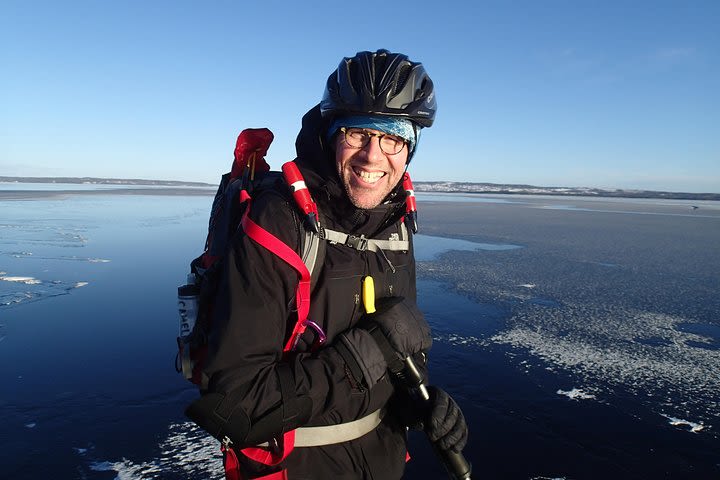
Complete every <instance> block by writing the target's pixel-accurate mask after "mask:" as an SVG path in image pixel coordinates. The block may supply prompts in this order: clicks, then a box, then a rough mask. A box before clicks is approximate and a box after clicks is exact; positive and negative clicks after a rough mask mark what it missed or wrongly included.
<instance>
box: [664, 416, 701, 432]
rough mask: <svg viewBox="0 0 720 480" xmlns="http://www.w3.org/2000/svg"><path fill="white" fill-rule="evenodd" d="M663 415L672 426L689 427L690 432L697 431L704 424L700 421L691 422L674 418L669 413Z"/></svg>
mask: <svg viewBox="0 0 720 480" xmlns="http://www.w3.org/2000/svg"><path fill="white" fill-rule="evenodd" d="M663 417H665V418H667V419H668V420H669V422H670V425H672V426H674V427H678V426H681V427H689V428H690V432H692V433H698V432H700V431H702V430H704V429H705V425H703V424H702V422H700V423H696V422H691V421H689V420H683V419H680V418H675V417H672V416H670V415H663Z"/></svg>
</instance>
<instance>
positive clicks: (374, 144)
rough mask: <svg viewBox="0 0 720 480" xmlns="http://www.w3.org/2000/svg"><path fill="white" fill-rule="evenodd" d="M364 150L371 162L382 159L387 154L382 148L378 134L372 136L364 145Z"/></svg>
mask: <svg viewBox="0 0 720 480" xmlns="http://www.w3.org/2000/svg"><path fill="white" fill-rule="evenodd" d="M363 151H364V152H365V154H366V155H367V158H368V161H370V162H377V161H380V160H382V159H383V157H384V156H385V153H383V151H382V149H381V148H380V137H376V136H373V137H370V141H369V142H368V143H367V145H365V146H364V147H363Z"/></svg>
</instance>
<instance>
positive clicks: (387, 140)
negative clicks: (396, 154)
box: [382, 135, 405, 149]
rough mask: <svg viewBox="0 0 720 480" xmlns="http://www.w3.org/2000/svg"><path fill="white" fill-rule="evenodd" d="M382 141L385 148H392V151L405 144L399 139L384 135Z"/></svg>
mask: <svg viewBox="0 0 720 480" xmlns="http://www.w3.org/2000/svg"><path fill="white" fill-rule="evenodd" d="M382 141H383V143H384V144H385V145H386V146H388V147H392V148H393V149H395V148H397V147H399V146H400V145H402V144H403V143H405V140H403V139H402V138H400V137H396V136H395V135H385V136H383V138H382Z"/></svg>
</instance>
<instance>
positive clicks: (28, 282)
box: [0, 275, 42, 285]
mask: <svg viewBox="0 0 720 480" xmlns="http://www.w3.org/2000/svg"><path fill="white" fill-rule="evenodd" d="M0 280H2V281H5V282H14V283H24V284H25V285H38V284H40V283H42V282H41V281H40V280H37V279H36V278H33V277H6V276H4V275H3V276H0Z"/></svg>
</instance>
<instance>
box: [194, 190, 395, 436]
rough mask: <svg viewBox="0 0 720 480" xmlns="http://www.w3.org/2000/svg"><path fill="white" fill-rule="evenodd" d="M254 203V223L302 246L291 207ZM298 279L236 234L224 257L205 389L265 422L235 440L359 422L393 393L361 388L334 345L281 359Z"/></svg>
mask: <svg viewBox="0 0 720 480" xmlns="http://www.w3.org/2000/svg"><path fill="white" fill-rule="evenodd" d="M251 208H252V209H251V214H250V215H251V218H253V220H255V222H256V223H258V224H259V225H261V226H262V227H263V228H265V229H267V230H268V231H270V233H272V234H273V235H275V236H276V237H278V238H279V239H280V240H282V241H284V242H286V243H287V244H288V245H290V246H291V247H293V248H295V249H296V251H297V248H296V247H297V245H298V242H299V241H300V240H299V235H300V233H302V231H301V229H302V226H301V225H299V223H298V222H299V220H298V219H297V217H296V216H295V215H294V213H293V210H292V208H293V206H292V205H289V204H287V203H285V200H284V199H283V198H282V197H280V196H279V195H262V196H260V197H259V199H258V200H256V201H255V203H254V204H253V205H252V207H251ZM297 284H298V274H297V273H296V272H295V270H294V269H292V268H291V267H290V266H289V265H287V264H286V263H285V262H284V261H283V260H281V259H280V258H279V257H277V256H275V255H274V254H273V253H272V252H270V251H269V250H267V249H266V248H265V247H263V246H262V245H259V244H257V243H255V241H253V240H252V239H250V238H249V237H247V236H246V235H244V234H242V233H240V234H239V235H238V237H237V238H236V239H235V241H234V242H233V247H232V248H231V250H230V252H229V253H228V256H227V257H226V260H225V266H224V274H223V278H222V281H221V286H220V290H219V293H218V297H217V301H216V306H215V314H214V318H213V328H212V332H211V336H210V338H209V352H208V362H207V367H206V370H205V373H206V374H207V375H208V377H209V378H210V382H209V387H208V392H207V393H215V394H220V395H223V396H225V397H226V398H230V399H231V400H229V402H230V403H232V407H231V409H232V410H233V411H238V409H239V411H240V415H241V416H242V418H243V422H245V423H247V424H248V425H250V427H251V428H250V429H251V430H252V429H253V428H255V427H256V426H258V425H261V426H262V427H258V428H260V431H257V428H255V431H252V432H251V433H250V434H249V436H247V437H245V438H244V439H243V440H240V439H237V438H233V439H232V440H233V441H234V442H235V443H255V442H258V441H264V440H268V439H269V438H272V437H273V436H275V435H277V434H279V433H281V432H282V431H287V430H289V429H292V428H296V427H298V426H301V425H304V424H327V423H341V422H346V421H351V420H355V419H356V418H359V417H361V416H363V415H364V414H365V413H366V412H367V411H368V408H369V406H370V404H371V403H378V401H379V402H381V403H384V402H385V401H387V400H388V399H389V397H390V395H391V394H392V386H391V385H390V383H389V382H388V381H384V382H382V383H381V384H378V385H376V386H375V387H373V389H372V391H373V394H372V395H371V393H370V392H369V391H363V390H362V389H358V388H357V385H355V384H354V382H353V381H352V379H351V378H350V375H349V370H348V366H347V365H346V364H345V361H344V360H343V357H342V356H341V355H340V354H339V353H338V351H337V350H336V349H335V348H334V347H333V345H329V346H327V347H325V348H322V349H321V350H319V351H318V352H316V353H313V354H310V353H300V354H294V355H289V356H288V357H287V358H283V346H284V344H285V342H286V340H287V334H288V333H289V332H290V331H292V327H293V326H294V323H295V321H296V319H297V316H296V314H295V313H294V312H293V304H294V297H295V289H296V287H297ZM371 397H374V400H373V401H372V402H371ZM191 418H192V417H191ZM193 419H194V418H193ZM194 420H195V419H194ZM201 426H202V425H201ZM210 433H213V432H210ZM238 435H239V434H238Z"/></svg>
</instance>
